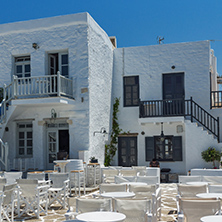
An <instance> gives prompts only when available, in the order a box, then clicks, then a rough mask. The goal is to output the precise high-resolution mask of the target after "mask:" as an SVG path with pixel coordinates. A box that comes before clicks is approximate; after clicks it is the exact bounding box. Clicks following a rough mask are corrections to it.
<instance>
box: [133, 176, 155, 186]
mask: <svg viewBox="0 0 222 222" xmlns="http://www.w3.org/2000/svg"><path fill="white" fill-rule="evenodd" d="M136 181H137V182H143V183H146V184H158V183H159V178H158V177H157V176H137V177H136Z"/></svg>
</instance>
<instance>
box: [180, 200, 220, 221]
mask: <svg viewBox="0 0 222 222" xmlns="http://www.w3.org/2000/svg"><path fill="white" fill-rule="evenodd" d="M179 204H180V210H181V212H182V213H183V214H184V216H185V219H186V222H199V221H200V218H201V217H204V216H208V215H214V214H215V213H216V212H218V211H219V212H220V211H221V203H220V200H217V199H201V198H196V199H194V198H192V199H189V198H180V200H179Z"/></svg>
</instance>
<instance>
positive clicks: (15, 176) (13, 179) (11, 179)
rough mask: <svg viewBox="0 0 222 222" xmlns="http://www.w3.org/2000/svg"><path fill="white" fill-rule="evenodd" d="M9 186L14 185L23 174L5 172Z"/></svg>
mask: <svg viewBox="0 0 222 222" xmlns="http://www.w3.org/2000/svg"><path fill="white" fill-rule="evenodd" d="M4 177H5V178H6V182H7V184H13V183H15V182H16V180H17V179H21V178H22V172H4Z"/></svg>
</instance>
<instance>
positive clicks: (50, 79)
mask: <svg viewBox="0 0 222 222" xmlns="http://www.w3.org/2000/svg"><path fill="white" fill-rule="evenodd" d="M61 96H63V97H67V98H70V99H74V97H73V80H72V79H68V78H66V77H64V76H62V75H60V73H59V72H58V73H57V74H56V75H45V76H37V77H23V78H17V76H14V77H13V81H12V82H11V83H10V84H9V85H7V86H4V91H3V100H2V102H1V114H0V122H2V120H3V119H4V118H5V115H6V108H7V106H8V104H10V101H11V100H19V99H35V98H50V97H61Z"/></svg>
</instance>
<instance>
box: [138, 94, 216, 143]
mask: <svg viewBox="0 0 222 222" xmlns="http://www.w3.org/2000/svg"><path fill="white" fill-rule="evenodd" d="M173 116H184V117H190V120H191V122H193V121H196V122H198V123H199V124H201V125H202V126H203V127H204V128H205V129H207V130H208V131H210V132H211V133H212V134H214V135H215V136H216V137H217V139H218V141H219V133H220V128H219V117H217V118H215V117H213V116H212V115H211V114H210V113H208V112H207V111H206V110H205V109H203V108H202V107H201V106H200V105H198V104H197V103H196V102H195V101H193V99H192V97H191V98H190V99H188V100H181V99H172V100H149V101H140V114H139V117H140V118H147V117H173Z"/></svg>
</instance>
